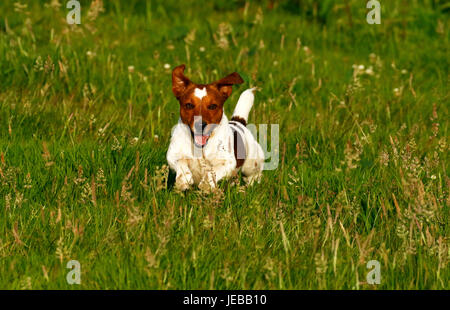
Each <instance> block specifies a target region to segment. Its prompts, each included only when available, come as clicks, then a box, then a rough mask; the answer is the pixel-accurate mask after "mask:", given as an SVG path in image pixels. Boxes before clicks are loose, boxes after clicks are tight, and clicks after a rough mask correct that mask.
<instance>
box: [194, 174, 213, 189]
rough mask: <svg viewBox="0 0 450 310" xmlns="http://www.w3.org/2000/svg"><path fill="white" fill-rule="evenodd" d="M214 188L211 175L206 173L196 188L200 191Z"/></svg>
mask: <svg viewBox="0 0 450 310" xmlns="http://www.w3.org/2000/svg"><path fill="white" fill-rule="evenodd" d="M215 187H216V182H215V180H214V176H213V174H212V173H207V174H206V175H205V176H204V177H203V179H202V180H201V181H200V183H199V184H198V188H199V189H200V190H202V191H210V190H212V189H213V188H215Z"/></svg>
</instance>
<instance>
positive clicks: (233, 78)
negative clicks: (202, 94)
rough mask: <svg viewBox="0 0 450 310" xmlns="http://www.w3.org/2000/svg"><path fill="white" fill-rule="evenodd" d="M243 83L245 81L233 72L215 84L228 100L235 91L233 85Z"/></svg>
mask: <svg viewBox="0 0 450 310" xmlns="http://www.w3.org/2000/svg"><path fill="white" fill-rule="evenodd" d="M242 83H244V80H243V79H242V78H241V76H240V75H239V74H238V73H236V72H233V73H231V74H229V75H227V76H226V77H224V78H223V79H220V80H218V81H216V82H214V83H213V84H214V85H216V86H217V89H218V90H219V92H220V93H221V94H222V96H224V97H225V98H228V97H229V96H230V95H231V91H232V90H233V88H232V87H233V85H235V84H242Z"/></svg>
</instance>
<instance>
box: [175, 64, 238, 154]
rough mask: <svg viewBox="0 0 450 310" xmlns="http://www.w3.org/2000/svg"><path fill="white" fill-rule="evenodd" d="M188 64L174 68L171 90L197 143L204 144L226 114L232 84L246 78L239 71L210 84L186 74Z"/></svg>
mask: <svg viewBox="0 0 450 310" xmlns="http://www.w3.org/2000/svg"><path fill="white" fill-rule="evenodd" d="M184 68H185V65H181V66H178V67H176V68H175V69H173V72H172V91H173V93H174V94H175V97H176V98H177V99H178V101H179V102H180V116H181V120H182V121H183V123H184V124H186V125H188V126H189V128H190V129H191V133H192V135H193V137H194V142H195V144H196V145H197V146H199V147H203V146H205V145H206V143H207V142H208V139H209V137H210V135H211V133H212V131H213V130H214V128H215V126H216V125H218V124H219V123H220V121H221V119H222V115H223V104H224V103H225V101H226V100H227V98H228V97H229V96H230V95H231V91H232V86H233V85H234V84H241V83H243V82H244V80H242V78H241V76H240V75H239V74H237V73H236V72H233V73H231V74H230V75H227V76H226V77H224V78H223V79H220V80H218V81H216V82H213V83H210V84H196V83H193V82H192V81H191V80H189V79H188V78H187V77H186V76H185V75H184Z"/></svg>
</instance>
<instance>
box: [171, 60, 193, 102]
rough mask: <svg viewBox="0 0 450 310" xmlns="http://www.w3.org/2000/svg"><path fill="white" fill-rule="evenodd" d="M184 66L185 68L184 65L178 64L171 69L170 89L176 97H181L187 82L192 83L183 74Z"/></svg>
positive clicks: (187, 84)
mask: <svg viewBox="0 0 450 310" xmlns="http://www.w3.org/2000/svg"><path fill="white" fill-rule="evenodd" d="M184 68H186V66H185V65H180V66H178V67H176V68H175V69H173V71H172V91H173V94H174V95H175V97H177V98H179V97H181V95H183V93H184V91H185V90H186V88H187V87H188V86H189V84H191V83H192V82H191V80H189V79H188V78H187V77H186V76H185V75H184V73H183V72H184Z"/></svg>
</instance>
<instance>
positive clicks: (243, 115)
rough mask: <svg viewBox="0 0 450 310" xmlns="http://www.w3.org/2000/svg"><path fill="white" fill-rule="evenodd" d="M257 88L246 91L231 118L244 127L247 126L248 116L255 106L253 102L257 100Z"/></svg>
mask: <svg viewBox="0 0 450 310" xmlns="http://www.w3.org/2000/svg"><path fill="white" fill-rule="evenodd" d="M255 90H256V88H255V87H254V88H249V89H247V90H246V91H244V92H243V93H242V94H241V96H240V97H239V100H238V102H237V104H236V107H235V108H234V112H233V116H232V117H231V120H232V121H235V122H239V123H241V124H242V125H244V126H247V121H248V114H249V113H250V110H251V109H252V106H253V101H254V100H255V95H254V92H255Z"/></svg>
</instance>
